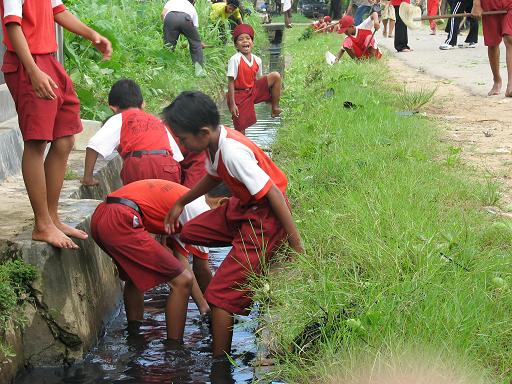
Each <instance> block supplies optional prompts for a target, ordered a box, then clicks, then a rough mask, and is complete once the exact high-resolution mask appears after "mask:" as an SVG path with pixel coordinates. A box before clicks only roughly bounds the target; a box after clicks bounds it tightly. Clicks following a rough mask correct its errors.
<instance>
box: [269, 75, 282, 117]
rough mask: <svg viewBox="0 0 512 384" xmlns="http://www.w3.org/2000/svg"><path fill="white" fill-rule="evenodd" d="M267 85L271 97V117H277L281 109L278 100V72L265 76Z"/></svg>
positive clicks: (279, 90) (279, 88) (279, 78)
mask: <svg viewBox="0 0 512 384" xmlns="http://www.w3.org/2000/svg"><path fill="white" fill-rule="evenodd" d="M267 84H268V87H269V88H270V94H271V96H272V99H271V103H272V112H271V116H272V117H277V116H279V115H280V114H281V108H279V99H280V98H281V75H280V74H279V72H270V73H269V74H268V75H267Z"/></svg>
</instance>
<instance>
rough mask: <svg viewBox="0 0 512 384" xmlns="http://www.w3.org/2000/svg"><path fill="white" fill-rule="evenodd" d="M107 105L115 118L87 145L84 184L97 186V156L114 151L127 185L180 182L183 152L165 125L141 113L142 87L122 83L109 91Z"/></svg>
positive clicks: (129, 81)
mask: <svg viewBox="0 0 512 384" xmlns="http://www.w3.org/2000/svg"><path fill="white" fill-rule="evenodd" d="M108 104H109V107H110V109H111V110H112V111H113V112H114V113H115V115H114V116H112V117H111V118H110V119H108V120H107V121H106V122H105V124H104V125H103V127H101V129H100V130H99V131H98V132H96V134H95V135H94V136H93V137H92V138H91V139H90V140H89V143H88V144H87V149H86V152H85V167H84V177H83V179H82V180H81V181H82V184H84V185H97V184H98V181H97V180H96V179H94V177H93V171H94V165H95V164H96V160H97V159H98V155H101V156H102V157H104V158H105V157H107V156H109V155H111V154H112V152H114V150H115V149H117V150H118V151H119V155H120V156H121V157H122V158H123V168H122V169H121V180H122V182H123V184H124V185H126V184H129V183H131V182H134V181H137V180H144V179H163V180H169V181H174V182H176V183H181V167H180V164H179V161H182V160H183V156H182V154H181V151H180V149H179V147H178V145H177V144H176V142H175V140H174V138H173V137H172V136H171V134H170V132H169V130H168V129H167V128H166V126H165V125H164V123H163V122H162V121H161V120H160V119H159V118H157V117H156V116H153V115H151V114H149V113H147V112H145V111H143V110H142V108H143V104H144V101H143V99H142V92H141V90H140V88H139V86H138V85H137V84H136V83H135V82H134V81H133V80H128V79H123V80H119V81H118V82H116V83H115V84H114V85H113V86H112V89H111V90H110V93H109V95H108Z"/></svg>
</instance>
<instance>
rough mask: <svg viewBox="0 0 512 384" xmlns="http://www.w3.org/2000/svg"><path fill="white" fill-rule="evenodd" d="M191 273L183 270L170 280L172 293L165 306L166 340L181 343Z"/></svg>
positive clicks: (191, 279)
mask: <svg viewBox="0 0 512 384" xmlns="http://www.w3.org/2000/svg"><path fill="white" fill-rule="evenodd" d="M192 283H193V276H192V272H190V271H189V270H188V269H185V270H184V271H183V272H182V273H181V274H180V275H178V276H176V277H175V278H174V279H172V280H171V282H170V285H171V288H172V292H171V293H170V294H169V297H168V298H167V304H166V305H165V323H166V325H167V338H168V339H171V340H177V341H181V340H182V339H183V332H184V330H185V321H186V319H187V303H188V298H189V297H190V292H191V290H192Z"/></svg>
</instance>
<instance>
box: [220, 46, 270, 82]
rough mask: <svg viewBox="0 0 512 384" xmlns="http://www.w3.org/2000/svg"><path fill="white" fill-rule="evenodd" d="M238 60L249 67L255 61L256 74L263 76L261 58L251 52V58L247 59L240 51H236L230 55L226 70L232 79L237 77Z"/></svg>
mask: <svg viewBox="0 0 512 384" xmlns="http://www.w3.org/2000/svg"><path fill="white" fill-rule="evenodd" d="M240 60H243V61H245V63H246V64H247V65H248V66H249V67H252V66H253V64H254V61H256V63H257V64H258V66H259V69H258V76H263V65H262V61H261V58H259V57H258V56H256V55H253V54H251V60H248V59H247V58H246V57H245V56H244V55H243V54H242V53H240V52H237V53H235V54H234V55H233V56H231V58H230V59H229V61H228V72H227V76H228V77H232V78H233V79H235V80H236V78H237V77H238V68H239V67H240Z"/></svg>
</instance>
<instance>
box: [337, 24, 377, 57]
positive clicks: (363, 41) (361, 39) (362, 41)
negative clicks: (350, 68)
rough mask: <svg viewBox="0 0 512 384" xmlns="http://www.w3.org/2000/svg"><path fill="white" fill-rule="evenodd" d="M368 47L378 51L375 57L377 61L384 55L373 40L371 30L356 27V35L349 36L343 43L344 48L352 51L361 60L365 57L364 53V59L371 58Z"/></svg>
mask: <svg viewBox="0 0 512 384" xmlns="http://www.w3.org/2000/svg"><path fill="white" fill-rule="evenodd" d="M366 47H372V48H374V49H376V50H377V53H376V55H375V57H376V58H377V59H380V58H381V57H382V53H381V51H380V50H379V48H378V47H377V43H376V42H375V39H374V38H373V32H372V31H371V30H369V29H364V28H359V27H356V34H355V35H353V36H352V35H350V36H347V37H346V38H345V40H344V41H343V48H345V49H351V50H352V52H354V55H355V56H356V57H357V58H359V59H360V58H362V57H363V53H364V58H369V57H370V53H369V52H368V49H367V48H366Z"/></svg>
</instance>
